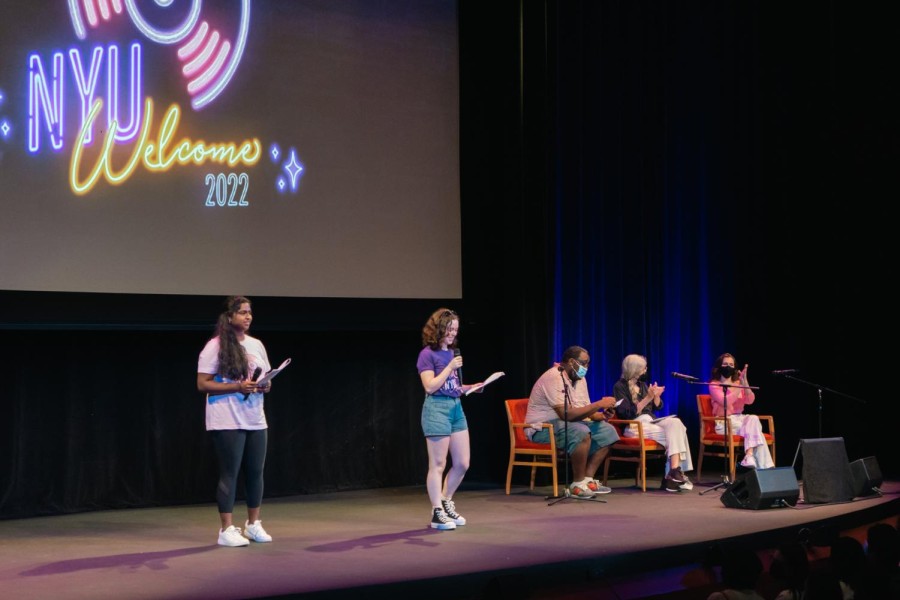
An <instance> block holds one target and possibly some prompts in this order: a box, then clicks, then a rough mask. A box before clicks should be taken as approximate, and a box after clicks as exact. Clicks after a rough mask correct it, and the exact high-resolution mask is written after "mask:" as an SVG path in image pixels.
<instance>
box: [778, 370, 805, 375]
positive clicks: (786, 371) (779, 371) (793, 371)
mask: <svg viewBox="0 0 900 600" xmlns="http://www.w3.org/2000/svg"><path fill="white" fill-rule="evenodd" d="M799 372H800V370H799V369H780V370H778V371H772V375H790V374H791V373H799Z"/></svg>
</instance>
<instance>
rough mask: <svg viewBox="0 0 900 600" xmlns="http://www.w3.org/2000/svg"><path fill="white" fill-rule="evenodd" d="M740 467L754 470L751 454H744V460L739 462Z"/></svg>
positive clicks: (753, 460) (754, 465)
mask: <svg viewBox="0 0 900 600" xmlns="http://www.w3.org/2000/svg"><path fill="white" fill-rule="evenodd" d="M741 466H742V467H746V468H748V469H755V468H756V459H755V458H753V455H752V454H746V455H744V460H742V461H741Z"/></svg>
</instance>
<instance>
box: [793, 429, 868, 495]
mask: <svg viewBox="0 0 900 600" xmlns="http://www.w3.org/2000/svg"><path fill="white" fill-rule="evenodd" d="M798 458H800V459H802V466H803V468H802V471H801V479H802V480H803V500H804V502H806V503H807V504H822V503H830V502H847V501H848V500H852V499H853V497H854V496H855V495H856V493H855V490H854V487H853V477H852V475H851V474H850V461H849V460H848V459H847V449H846V448H845V447H844V438H814V439H805V440H800V444H799V446H797V453H796V455H795V456H794V467H795V468H797V460H798Z"/></svg>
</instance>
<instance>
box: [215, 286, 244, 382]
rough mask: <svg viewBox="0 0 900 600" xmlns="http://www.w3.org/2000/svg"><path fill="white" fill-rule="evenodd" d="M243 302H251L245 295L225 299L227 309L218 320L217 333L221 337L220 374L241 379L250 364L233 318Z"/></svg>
mask: <svg viewBox="0 0 900 600" xmlns="http://www.w3.org/2000/svg"><path fill="white" fill-rule="evenodd" d="M242 304H250V300H248V299H247V298H244V297H243V296H229V297H228V298H226V299H225V310H224V311H222V314H220V315H219V320H218V321H217V322H216V333H215V335H216V336H218V338H219V373H218V374H219V375H221V376H223V377H228V378H229V379H237V380H241V379H243V378H244V377H246V376H247V371H248V370H249V365H248V362H247V355H246V354H245V353H244V347H243V346H241V343H240V342H239V341H238V339H237V335H236V334H235V333H234V328H233V327H232V326H231V318H232V317H233V316H234V314H235V313H236V312H237V311H239V310H240V309H241V305H242Z"/></svg>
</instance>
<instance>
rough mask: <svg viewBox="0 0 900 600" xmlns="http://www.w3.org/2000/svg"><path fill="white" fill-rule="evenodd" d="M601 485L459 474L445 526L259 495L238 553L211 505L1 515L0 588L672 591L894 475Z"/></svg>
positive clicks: (832, 523) (341, 504)
mask: <svg viewBox="0 0 900 600" xmlns="http://www.w3.org/2000/svg"><path fill="white" fill-rule="evenodd" d="M655 482H656V483H658V479H657V480H655ZM649 483H650V482H649V481H648V487H649ZM610 484H611V486H612V487H613V488H614V492H613V493H612V494H609V495H607V496H603V499H605V500H607V502H606V503H598V502H589V501H582V500H576V499H566V500H563V501H562V502H559V503H557V504H555V505H553V506H548V503H547V501H545V495H546V494H547V493H549V488H548V487H544V488H538V489H536V490H535V491H534V492H531V491H529V490H528V489H527V488H523V487H518V488H516V487H514V488H513V493H512V494H511V495H509V496H507V495H506V494H505V493H504V491H503V489H502V488H494V487H479V486H476V485H472V484H469V485H468V486H467V487H465V488H464V489H463V490H462V491H460V492H459V493H457V495H456V498H455V500H456V505H457V508H458V510H459V511H460V512H461V513H462V514H463V515H465V516H466V518H467V519H468V524H467V525H466V526H463V527H459V528H458V529H457V530H455V531H448V532H439V531H436V530H433V529H430V528H429V527H428V522H429V516H430V515H429V503H428V500H427V496H426V494H425V490H424V487H410V488H393V489H378V490H364V491H351V492H336V493H331V494H317V495H308V496H295V497H290V498H272V499H266V500H265V502H264V504H263V513H262V518H263V523H264V525H265V527H266V529H267V530H268V531H269V533H270V534H272V536H273V537H274V542H273V543H270V544H254V543H251V545H250V546H249V547H244V548H225V547H220V546H217V545H216V535H217V530H218V518H217V514H216V508H215V505H214V504H208V505H202V506H180V507H166V508H145V509H129V510H116V511H100V512H88V513H79V514H73V515H65V516H54V517H41V518H32V519H21V520H8V521H3V522H0V539H2V540H3V542H4V543H3V544H2V546H0V565H2V566H0V585H2V589H3V590H4V595H6V594H8V595H9V596H8V597H15V598H21V599H25V598H51V597H52V598H91V599H101V598H216V599H219V600H225V599H229V598H252V597H279V596H285V597H288V596H291V595H301V594H312V595H315V596H317V597H322V598H342V597H350V596H351V595H352V596H357V595H360V594H362V596H363V597H388V596H391V597H408V596H410V595H411V594H427V597H428V598H429V599H431V598H479V597H482V596H493V597H497V596H500V597H520V598H524V597H529V598H560V597H569V596H571V597H578V593H579V589H581V590H583V589H584V586H586V585H587V586H590V589H592V590H594V592H596V593H594V594H591V596H592V597H600V598H605V597H609V598H614V597H615V598H637V597H647V596H652V595H654V594H660V593H664V592H673V591H677V590H678V589H683V588H684V585H685V584H684V577H683V575H684V573H685V572H687V571H688V570H689V569H690V568H691V567H692V566H695V565H696V563H698V562H699V561H700V560H701V559H702V558H703V556H704V555H705V553H706V552H707V551H708V549H709V548H710V547H711V546H712V545H714V544H715V543H716V542H718V541H721V540H725V539H729V540H740V541H742V542H743V543H747V544H750V545H751V546H752V547H754V548H756V549H763V548H771V547H774V546H775V545H777V543H778V542H779V541H786V540H793V539H797V538H798V536H810V535H812V536H815V534H816V532H817V531H819V530H823V529H826V528H828V529H834V530H840V531H846V530H849V529H852V528H859V527H863V526H867V525H868V524H870V523H873V522H876V521H883V520H886V519H887V520H890V522H892V524H894V525H895V526H896V524H897V515H898V513H900V510H898V507H900V483H898V482H885V483H884V485H883V486H882V489H883V491H884V495H883V496H881V497H869V498H865V499H859V500H856V501H854V502H851V503H845V504H837V505H805V506H804V505H802V504H801V505H798V507H797V508H787V507H786V508H777V509H769V510H744V509H734V508H726V507H725V506H724V505H723V504H722V503H721V501H720V499H719V495H720V491H719V490H715V491H712V492H710V493H707V494H705V495H702V496H701V495H700V494H699V492H701V491H703V490H704V489H707V488H706V487H702V486H701V485H697V486H696V487H695V488H694V490H693V491H692V492H688V493H679V494H672V493H667V492H664V491H661V490H653V491H648V492H647V493H641V492H640V491H639V490H638V489H636V488H634V487H632V484H633V480H629V479H617V480H615V481H611V482H610ZM236 508H237V510H236V512H235V515H236V517H237V516H238V515H239V514H241V512H240V511H243V505H239V506H238V507H236ZM241 522H243V516H241ZM667 570H668V571H667ZM360 588H362V589H360ZM698 592H699V590H698ZM704 593H708V592H704ZM604 594H606V595H604ZM582 597H583V596H582ZM680 597H688V596H680ZM703 597H704V598H705V595H704V596H703Z"/></svg>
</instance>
